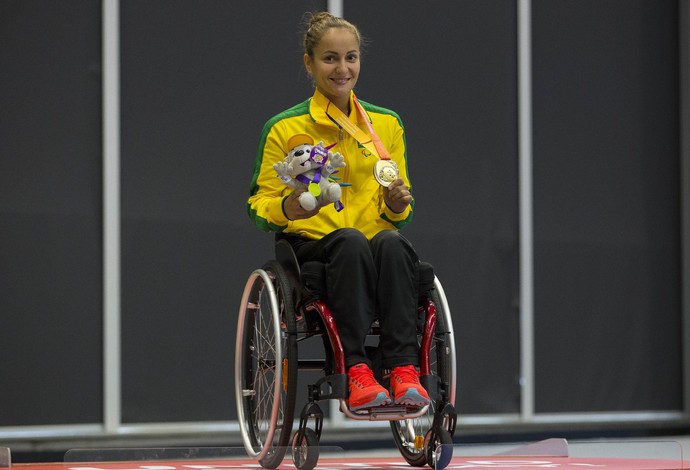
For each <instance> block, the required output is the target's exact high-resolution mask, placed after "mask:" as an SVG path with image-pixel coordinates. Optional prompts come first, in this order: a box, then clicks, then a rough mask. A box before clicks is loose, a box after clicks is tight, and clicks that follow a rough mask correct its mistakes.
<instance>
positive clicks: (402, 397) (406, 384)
mask: <svg viewBox="0 0 690 470" xmlns="http://www.w3.org/2000/svg"><path fill="white" fill-rule="evenodd" d="M391 388H392V390H393V396H394V397H395V402H394V403H395V404H396V405H412V406H424V405H428V404H429V403H431V399H430V398H429V394H428V393H426V390H424V387H422V384H420V383H419V372H418V371H417V369H415V367H414V366H411V365H410V366H399V367H396V368H394V369H393V370H392V371H391Z"/></svg>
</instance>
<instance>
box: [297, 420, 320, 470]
mask: <svg viewBox="0 0 690 470" xmlns="http://www.w3.org/2000/svg"><path fill="white" fill-rule="evenodd" d="M318 461H319V437H318V436H317V435H316V432H314V430H313V429H310V428H306V429H304V432H299V431H297V432H296V433H295V436H294V437H293V438H292V462H293V463H294V464H295V467H297V469H298V470H312V469H313V468H314V467H316V463H317V462H318Z"/></svg>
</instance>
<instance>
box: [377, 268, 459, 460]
mask: <svg viewBox="0 0 690 470" xmlns="http://www.w3.org/2000/svg"><path fill="white" fill-rule="evenodd" d="M430 297H431V300H432V301H433V302H434V304H435V306H436V329H435V335H434V336H435V339H434V342H433V343H432V346H431V351H430V359H431V371H432V373H433V374H434V375H438V376H439V378H440V380H441V382H444V383H447V384H448V390H447V397H446V399H447V400H448V402H449V403H451V404H453V403H455V340H454V336H453V327H452V322H451V318H450V311H449V309H448V303H447V301H446V296H445V293H444V292H443V288H442V286H441V283H440V282H439V281H438V279H436V280H435V281H434V289H432V290H431V291H430ZM439 405H440V403H437V402H436V403H435V402H432V403H431V405H429V410H428V411H427V413H426V414H424V415H422V416H420V417H418V418H414V419H404V420H400V421H391V422H390V426H391V429H392V431H393V440H394V441H395V445H396V446H397V448H398V450H399V451H400V454H401V455H402V456H403V458H404V459H405V460H406V461H407V463H408V464H410V465H412V466H414V467H423V466H424V465H427V464H429V465H430V466H434V465H435V461H430V460H429V454H428V452H427V449H428V445H429V443H427V442H425V441H426V439H427V438H428V437H429V436H430V434H429V432H430V430H431V429H432V428H433V424H434V416H435V413H436V410H437V407H438V406H439ZM443 424H444V425H446V424H447V423H443ZM442 431H445V429H443V430H442ZM432 434H433V435H434V436H438V435H439V432H438V431H437V432H435V433H432ZM446 434H448V435H449V436H450V433H448V432H446V433H445V434H443V436H442V437H444V438H445V435H446ZM444 440H445V439H444ZM451 442H452V436H451ZM444 444H447V442H444Z"/></svg>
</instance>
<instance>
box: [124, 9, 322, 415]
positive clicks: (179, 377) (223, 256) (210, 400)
mask: <svg viewBox="0 0 690 470" xmlns="http://www.w3.org/2000/svg"><path fill="white" fill-rule="evenodd" d="M325 7H326V5H325V2H310V1H304V2H283V1H278V0H275V1H265V2H262V7H261V8H256V4H255V3H254V2H227V1H222V0H217V1H205V2H190V1H168V0H165V1H162V0H145V1H140V0H134V1H124V2H122V3H121V15H122V17H121V27H122V33H121V34H122V51H121V53H122V61H121V63H122V216H123V221H122V224H123V225H122V255H123V259H122V273H123V281H122V282H123V284H122V290H123V292H122V297H123V303H122V308H123V318H122V329H123V345H122V346H123V348H122V349H123V387H122V389H123V405H122V409H123V420H124V421H125V422H156V421H201V420H229V419H232V418H233V417H235V416H236V413H235V401H234V388H233V381H232V379H233V371H234V365H233V364H234V363H233V360H234V346H235V327H236V318H237V311H238V309H239V302H240V298H241V294H242V289H243V288H244V283H245V282H246V280H247V277H248V276H249V274H250V273H251V271H252V270H254V269H256V268H257V267H260V266H261V264H262V263H263V262H264V261H265V260H266V259H268V258H270V257H272V256H273V237H272V235H270V234H263V233H261V232H259V231H258V230H257V229H256V228H255V227H254V226H253V225H252V223H251V222H250V220H249V218H248V217H247V213H246V205H245V204H246V200H247V197H248V195H249V181H250V177H251V172H252V170H253V164H254V159H255V156H256V149H257V145H258V139H259V134H260V132H261V128H262V126H263V124H264V122H265V121H266V120H267V119H268V118H269V117H270V114H271V113H277V112H279V111H281V110H283V109H285V108H287V107H288V106H291V105H292V104H294V103H296V102H297V100H303V99H304V98H305V97H306V96H307V95H308V94H309V93H310V84H309V81H308V80H307V79H306V74H305V73H304V72H303V71H302V70H303V67H302V65H301V64H302V52H301V45H300V39H299V37H298V34H297V32H298V23H299V21H300V18H301V16H302V14H303V13H304V12H305V11H310V10H314V9H325Z"/></svg>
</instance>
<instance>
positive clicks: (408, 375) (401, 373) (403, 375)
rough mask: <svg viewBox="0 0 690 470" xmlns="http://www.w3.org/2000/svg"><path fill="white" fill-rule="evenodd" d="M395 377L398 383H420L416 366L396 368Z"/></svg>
mask: <svg viewBox="0 0 690 470" xmlns="http://www.w3.org/2000/svg"><path fill="white" fill-rule="evenodd" d="M394 375H395V377H396V379H397V380H398V381H400V382H403V383H414V384H418V383H419V375H418V374H417V371H416V370H415V368H414V366H404V367H396V368H395V373H394Z"/></svg>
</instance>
